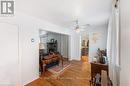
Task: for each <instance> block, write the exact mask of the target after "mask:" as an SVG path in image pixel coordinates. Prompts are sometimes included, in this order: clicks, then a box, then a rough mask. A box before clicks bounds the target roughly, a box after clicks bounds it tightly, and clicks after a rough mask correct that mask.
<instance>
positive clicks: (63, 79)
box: [26, 61, 90, 86]
mask: <svg viewBox="0 0 130 86" xmlns="http://www.w3.org/2000/svg"><path fill="white" fill-rule="evenodd" d="M89 80H90V64H89V63H88V62H86V61H83V62H81V61H71V66H70V67H69V68H68V69H66V70H65V71H64V73H62V74H61V75H60V76H59V77H58V78H54V77H52V74H51V73H49V72H48V71H47V72H46V73H45V75H44V76H42V77H41V78H39V79H38V80H35V81H34V82H32V83H30V84H28V85H26V86H90V83H89Z"/></svg>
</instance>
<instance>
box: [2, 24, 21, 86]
mask: <svg viewBox="0 0 130 86" xmlns="http://www.w3.org/2000/svg"><path fill="white" fill-rule="evenodd" d="M18 49H19V47H18V27H17V26H16V25H12V24H8V23H1V22H0V59H1V60H0V86H19V61H18V59H19V53H18Z"/></svg>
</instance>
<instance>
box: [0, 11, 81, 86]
mask: <svg viewBox="0 0 130 86" xmlns="http://www.w3.org/2000/svg"><path fill="white" fill-rule="evenodd" d="M0 22H6V23H12V24H16V25H17V26H18V27H19V40H20V42H19V43H20V49H19V51H20V52H19V54H20V57H19V62H20V70H21V73H20V74H21V76H20V77H21V81H20V82H21V83H20V84H21V85H20V86H23V85H25V84H27V83H29V82H31V81H33V80H35V79H37V78H38V77H39V54H38V52H39V49H38V48H39V46H38V44H39V32H38V31H39V29H43V30H47V31H53V32H57V33H63V34H68V35H69V36H70V37H71V39H70V45H69V46H70V47H69V50H70V51H69V54H70V55H69V56H70V57H72V58H73V57H75V58H76V57H79V54H78V53H79V51H78V50H79V49H78V46H77V45H76V42H78V39H77V37H75V35H71V33H72V32H71V31H69V30H67V29H65V28H62V27H59V26H56V25H54V24H51V23H49V22H45V21H41V20H39V19H36V18H33V17H31V16H28V15H24V14H22V13H17V14H15V15H14V17H0ZM0 28H1V27H0ZM31 39H34V42H31ZM75 39H76V40H75ZM75 46H76V47H75ZM10 53H11V52H10ZM75 53H76V54H75ZM14 77H15V76H14Z"/></svg>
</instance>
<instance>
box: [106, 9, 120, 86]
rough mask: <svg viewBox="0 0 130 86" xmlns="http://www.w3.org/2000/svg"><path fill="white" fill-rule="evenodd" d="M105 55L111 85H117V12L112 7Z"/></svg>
mask: <svg viewBox="0 0 130 86" xmlns="http://www.w3.org/2000/svg"><path fill="white" fill-rule="evenodd" d="M107 57H108V58H109V77H110V79H111V80H112V83H113V86H119V12H118V9H116V8H115V7H113V9H112V15H111V18H110V20H109V24H108V37H107Z"/></svg>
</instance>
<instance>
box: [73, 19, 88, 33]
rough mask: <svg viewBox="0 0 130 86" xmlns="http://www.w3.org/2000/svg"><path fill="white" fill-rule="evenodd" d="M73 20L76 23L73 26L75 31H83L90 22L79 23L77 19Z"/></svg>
mask: <svg viewBox="0 0 130 86" xmlns="http://www.w3.org/2000/svg"><path fill="white" fill-rule="evenodd" d="M74 22H75V23H76V25H75V27H74V30H75V32H76V33H79V32H81V31H84V30H85V29H86V28H87V27H89V26H90V24H84V25H79V21H78V20H76V21H74Z"/></svg>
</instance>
